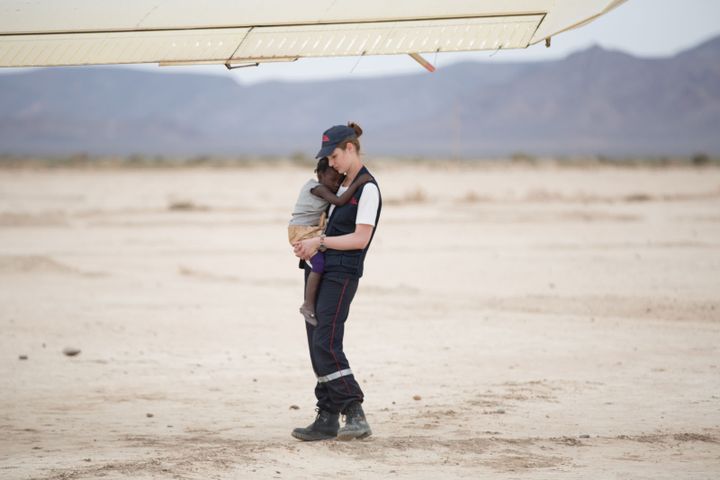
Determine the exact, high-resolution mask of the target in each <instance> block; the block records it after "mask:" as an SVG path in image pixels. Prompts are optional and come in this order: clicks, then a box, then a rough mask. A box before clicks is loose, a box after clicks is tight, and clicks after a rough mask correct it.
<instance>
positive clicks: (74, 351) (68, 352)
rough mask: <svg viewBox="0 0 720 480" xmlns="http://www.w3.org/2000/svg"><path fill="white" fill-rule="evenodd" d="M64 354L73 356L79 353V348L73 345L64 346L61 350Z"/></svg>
mask: <svg viewBox="0 0 720 480" xmlns="http://www.w3.org/2000/svg"><path fill="white" fill-rule="evenodd" d="M62 352H63V353H64V354H65V355H67V356H68V357H74V356H75V355H78V354H80V352H81V350H80V349H79V348H74V347H65V348H63V351H62Z"/></svg>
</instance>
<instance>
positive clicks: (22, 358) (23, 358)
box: [18, 355, 28, 360]
mask: <svg viewBox="0 0 720 480" xmlns="http://www.w3.org/2000/svg"><path fill="white" fill-rule="evenodd" d="M18 359H19V360H27V359H28V356H27V355H18Z"/></svg>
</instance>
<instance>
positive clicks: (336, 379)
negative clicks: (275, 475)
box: [292, 123, 382, 441]
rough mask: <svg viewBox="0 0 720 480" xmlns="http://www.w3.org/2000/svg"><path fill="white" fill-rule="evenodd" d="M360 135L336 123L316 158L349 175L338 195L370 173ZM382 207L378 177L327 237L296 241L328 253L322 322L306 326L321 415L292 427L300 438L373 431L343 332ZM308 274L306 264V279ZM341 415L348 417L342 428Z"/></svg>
mask: <svg viewBox="0 0 720 480" xmlns="http://www.w3.org/2000/svg"><path fill="white" fill-rule="evenodd" d="M360 135H362V129H361V128H360V126H358V125H357V124H355V123H349V124H348V125H347V126H345V125H335V126H334V127H331V128H330V129H328V130H326V131H325V132H324V133H323V138H322V148H321V149H320V151H319V152H318V154H317V156H316V158H322V157H328V160H329V162H330V166H331V167H333V168H334V169H335V170H337V171H338V172H340V173H341V174H344V175H345V176H346V177H345V181H344V182H343V184H342V186H341V187H340V190H338V195H340V194H342V193H343V192H344V191H345V190H347V188H348V186H350V185H351V184H352V183H353V181H354V180H355V178H356V177H357V176H358V175H362V174H364V173H369V172H368V170H367V168H365V167H364V166H363V164H362V160H361V159H360V142H359V140H358V138H359V137H360ZM381 209H382V200H381V197H380V190H379V189H378V186H377V183H376V182H375V180H374V179H373V180H371V181H370V182H368V183H366V184H365V185H363V186H362V187H361V188H358V190H357V191H356V192H355V195H353V197H352V199H351V200H350V201H349V202H347V203H346V204H345V205H342V206H331V207H330V214H329V217H328V218H329V220H328V223H327V226H326V228H325V233H324V234H323V235H322V236H320V237H315V238H309V239H307V240H303V241H301V242H298V243H296V244H295V247H294V250H295V255H297V256H298V257H300V258H302V259H305V260H307V259H308V257H309V256H310V255H311V254H312V253H313V252H314V251H315V250H319V251H321V252H323V251H324V252H325V274H324V276H323V278H322V283H321V284H320V288H319V291H318V297H317V303H316V305H315V318H316V320H317V326H313V325H311V324H309V323H306V324H305V327H306V329H307V338H308V346H309V348H310V361H311V363H312V367H313V370H314V371H315V375H316V376H317V383H316V385H315V396H316V397H317V407H318V414H317V417H316V418H315V421H314V422H313V423H312V424H310V425H309V426H308V427H305V428H296V429H295V430H293V432H292V435H293V436H294V437H295V438H298V439H300V440H305V441H310V440H325V439H329V438H335V437H337V438H338V439H340V440H352V439H354V438H365V437H367V436H369V435H371V434H372V431H371V430H370V425H368V423H367V420H366V419H365V413H364V412H363V409H362V402H363V392H362V390H361V389H360V385H358V382H357V381H356V380H355V377H354V375H353V373H352V370H351V369H350V364H349V363H348V360H347V357H346V356H345V353H343V333H344V330H345V328H344V327H345V320H347V316H348V313H349V312H350V304H351V303H352V300H353V297H354V296H355V292H356V291H357V287H358V281H359V279H360V277H362V274H363V262H364V260H365V255H366V253H367V251H368V248H369V247H370V243H371V242H372V238H373V236H374V234H375V227H376V226H377V222H378V220H379V219H380V210H381ZM308 273H309V268H308V267H307V266H306V267H305V279H306V281H307V276H308ZM341 413H342V414H343V415H345V421H346V423H345V425H344V426H343V427H342V428H340V425H339V416H340V414H341Z"/></svg>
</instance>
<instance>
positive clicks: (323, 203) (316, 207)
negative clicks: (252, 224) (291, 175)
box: [288, 157, 372, 325]
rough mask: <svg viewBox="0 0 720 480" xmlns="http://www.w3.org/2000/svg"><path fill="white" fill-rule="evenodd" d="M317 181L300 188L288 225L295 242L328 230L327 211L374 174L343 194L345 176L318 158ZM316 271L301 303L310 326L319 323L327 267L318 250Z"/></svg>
mask: <svg viewBox="0 0 720 480" xmlns="http://www.w3.org/2000/svg"><path fill="white" fill-rule="evenodd" d="M315 173H317V180H314V179H311V180H308V181H307V183H306V184H305V185H303V187H302V188H301V189H300V195H298V199H297V202H296V203H295V209H294V211H293V213H292V218H291V219H290V224H289V225H288V239H289V240H290V244H291V245H295V243H297V242H299V241H300V240H305V239H306V238H311V237H318V236H320V235H321V234H322V232H323V230H324V229H325V213H326V210H327V208H328V206H329V204H331V203H332V204H333V205H335V206H342V205H345V204H346V203H347V202H349V201H350V199H351V198H352V197H353V195H354V194H355V192H357V189H358V188H360V186H362V185H364V184H365V183H367V182H368V181H370V180H372V176H370V175H368V174H364V175H360V176H359V177H358V178H356V179H355V181H354V182H353V183H352V185H350V187H349V188H348V189H347V190H346V191H345V192H344V193H343V194H342V195H340V196H339V197H338V196H337V195H336V193H337V191H338V188H340V184H341V183H342V180H343V177H342V176H341V175H340V174H339V173H338V172H337V170H335V169H334V168H332V167H331V166H330V164H329V163H328V159H327V157H323V158H321V159H320V160H318V163H317V167H316V168H315ZM310 266H311V267H312V272H311V273H310V276H309V277H308V279H307V287H306V289H305V302H304V303H303V304H302V305H301V306H300V313H302V315H303V316H304V317H305V321H306V322H308V323H309V324H310V325H317V320H316V319H315V299H316V298H317V290H318V287H319V286H320V279H321V278H322V274H323V271H324V269H325V255H324V254H323V253H322V252H316V253H315V254H314V255H313V256H312V257H311V258H310Z"/></svg>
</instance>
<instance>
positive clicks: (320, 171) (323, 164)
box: [315, 157, 342, 192]
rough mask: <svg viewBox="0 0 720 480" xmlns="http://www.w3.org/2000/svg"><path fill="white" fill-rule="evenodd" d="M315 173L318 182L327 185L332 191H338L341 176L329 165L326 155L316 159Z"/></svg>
mask: <svg viewBox="0 0 720 480" xmlns="http://www.w3.org/2000/svg"><path fill="white" fill-rule="evenodd" d="M315 173H317V178H318V182H320V183H322V184H323V185H325V186H326V187H328V188H329V189H330V190H331V191H332V192H337V191H338V188H340V183H341V179H342V177H341V176H340V174H339V173H338V171H337V170H335V169H334V168H332V167H331V166H330V163H329V162H328V158H327V157H322V158H321V159H320V160H318V163H317V167H315Z"/></svg>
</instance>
